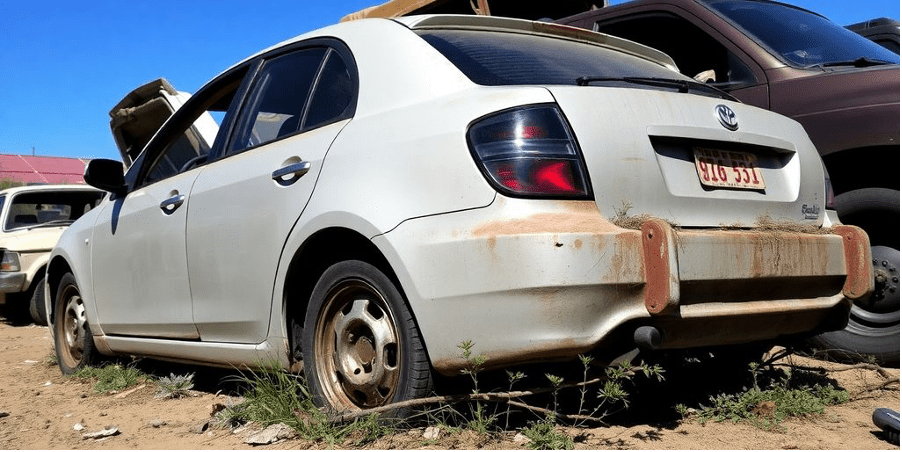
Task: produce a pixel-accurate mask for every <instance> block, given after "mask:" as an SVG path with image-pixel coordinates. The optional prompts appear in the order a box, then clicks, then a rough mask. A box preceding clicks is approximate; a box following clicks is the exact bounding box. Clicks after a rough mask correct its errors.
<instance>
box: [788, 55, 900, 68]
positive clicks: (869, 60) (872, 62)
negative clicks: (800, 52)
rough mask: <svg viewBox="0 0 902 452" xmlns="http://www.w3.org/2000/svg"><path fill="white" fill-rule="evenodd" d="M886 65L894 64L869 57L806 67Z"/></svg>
mask: <svg viewBox="0 0 902 452" xmlns="http://www.w3.org/2000/svg"><path fill="white" fill-rule="evenodd" d="M884 64H893V63H891V62H889V61H883V60H875V59H873V58H868V57H861V58H856V59H854V60H848V61H829V62H826V63H818V64H812V65H810V66H805V67H808V68H813V67H817V68H821V69H823V68H825V67H836V66H853V67H868V66H883V65H884Z"/></svg>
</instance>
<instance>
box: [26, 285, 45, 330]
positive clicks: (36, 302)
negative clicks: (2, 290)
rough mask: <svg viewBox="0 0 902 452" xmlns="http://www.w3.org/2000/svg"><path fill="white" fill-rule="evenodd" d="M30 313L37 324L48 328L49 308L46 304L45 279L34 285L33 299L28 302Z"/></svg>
mask: <svg viewBox="0 0 902 452" xmlns="http://www.w3.org/2000/svg"><path fill="white" fill-rule="evenodd" d="M28 313H29V314H31V320H33V321H34V323H35V324H37V325H41V326H47V306H46V305H45V304H44V278H41V279H40V280H39V281H38V282H36V283H35V285H34V290H33V291H32V292H31V299H30V300H29V301H28Z"/></svg>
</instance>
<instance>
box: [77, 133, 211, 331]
mask: <svg viewBox="0 0 902 452" xmlns="http://www.w3.org/2000/svg"><path fill="white" fill-rule="evenodd" d="M209 151H210V148H209V145H208V144H207V143H206V142H205V141H204V140H201V139H199V137H198V136H197V135H195V134H194V133H193V132H192V131H191V130H188V131H186V133H185V134H182V135H181V136H180V137H179V138H178V139H176V140H174V141H173V142H172V143H170V144H169V145H168V146H166V147H165V149H164V150H163V151H162V152H161V153H159V155H157V156H156V158H155V159H153V161H150V162H148V165H146V167H145V168H142V172H143V173H144V175H143V176H141V178H140V180H139V182H138V185H139V187H138V188H137V189H135V190H132V191H131V192H130V193H128V194H127V195H125V196H124V197H121V198H119V199H116V200H115V201H113V202H111V203H106V204H104V207H103V210H102V211H101V212H100V214H99V215H98V218H97V221H96V223H95V225H94V236H93V246H92V248H91V250H92V255H91V266H92V272H91V273H92V275H93V277H94V282H93V284H94V298H95V303H96V306H97V312H98V319H99V322H100V324H101V326H102V328H103V331H104V333H106V334H110V335H116V334H121V335H129V336H153V337H169V338H182V339H191V338H197V336H198V335H197V329H196V328H195V327H194V320H193V319H192V317H191V291H190V289H189V286H188V263H187V259H186V257H185V225H186V222H187V213H188V209H187V206H186V205H185V203H186V201H187V198H186V197H187V195H188V193H190V191H191V186H192V185H193V184H194V180H195V179H196V178H197V176H198V174H200V169H199V168H196V169H193V170H190V171H184V172H179V169H180V168H181V167H182V166H183V165H184V164H186V163H187V162H189V161H190V160H192V159H194V158H197V157H198V156H200V155H206V154H207V153H208V152H209Z"/></svg>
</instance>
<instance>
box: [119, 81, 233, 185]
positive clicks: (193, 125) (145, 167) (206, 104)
mask: <svg viewBox="0 0 902 452" xmlns="http://www.w3.org/2000/svg"><path fill="white" fill-rule="evenodd" d="M246 72H247V68H246V67H245V68H243V69H239V70H236V71H233V72H231V73H228V74H225V75H224V76H222V77H221V78H220V79H217V80H216V81H214V82H212V83H211V84H210V85H208V86H206V87H204V88H202V92H199V93H198V94H197V95H195V96H194V97H192V98H191V99H190V100H189V101H188V103H186V104H185V105H184V106H182V107H181V108H180V109H179V110H178V111H177V112H176V113H175V114H173V116H172V118H170V120H169V122H167V123H166V124H164V126H163V128H162V129H160V131H159V132H158V134H157V136H155V137H154V139H153V140H152V141H151V143H149V144H148V146H147V149H145V151H144V152H142V153H141V154H140V155H139V156H138V158H137V159H136V160H135V162H134V163H133V164H132V168H135V167H139V168H141V170H140V172H139V173H138V174H137V175H135V176H132V168H130V169H129V174H128V175H127V176H126V177H127V180H131V181H136V183H137V186H144V185H147V184H151V183H154V182H157V181H160V180H163V179H166V178H168V177H171V176H174V175H176V174H179V173H182V172H185V171H188V170H190V169H192V168H195V167H196V166H199V165H202V164H203V163H205V162H206V161H207V159H208V157H209V156H210V153H211V145H213V144H214V143H213V142H214V140H216V139H217V138H215V137H216V136H217V133H218V130H219V126H220V124H222V123H223V120H224V118H228V115H226V113H225V112H226V111H227V110H228V109H229V108H230V105H231V104H232V100H233V99H235V98H236V94H237V93H238V88H239V86H240V85H241V81H242V80H243V79H244V75H245V74H246ZM160 147H162V150H161V151H159V152H158V151H157V149H160ZM132 183H133V182H129V184H132Z"/></svg>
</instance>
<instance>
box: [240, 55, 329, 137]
mask: <svg viewBox="0 0 902 452" xmlns="http://www.w3.org/2000/svg"><path fill="white" fill-rule="evenodd" d="M326 50H327V49H326V48H325V47H314V48H309V49H304V50H299V51H296V52H292V53H288V54H284V55H280V56H277V57H275V58H273V59H271V60H269V61H266V62H265V63H264V64H263V67H262V68H261V69H260V71H259V73H258V75H257V80H256V81H255V83H254V86H253V88H251V91H250V94H249V95H248V98H247V101H246V102H245V106H244V107H243V108H242V113H241V114H240V115H239V117H238V123H237V126H236V129H235V134H234V135H233V137H232V141H231V142H230V143H229V149H228V151H227V153H228V154H234V153H236V152H240V151H242V150H244V149H247V148H250V147H254V146H257V145H260V144H263V143H266V142H269V141H272V140H275V139H277V138H279V137H282V136H285V135H288V134H291V133H294V132H297V131H298V130H300V125H301V120H302V119H303V115H304V108H305V106H306V102H307V98H308V96H309V94H310V89H311V88H312V87H313V83H314V81H315V79H316V74H317V73H318V72H319V70H320V67H321V66H322V62H323V57H324V56H325V54H326Z"/></svg>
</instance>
